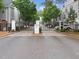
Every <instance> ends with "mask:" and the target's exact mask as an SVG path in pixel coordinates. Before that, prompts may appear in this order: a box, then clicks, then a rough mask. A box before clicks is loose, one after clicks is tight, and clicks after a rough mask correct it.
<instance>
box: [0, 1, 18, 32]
mask: <svg viewBox="0 0 79 59" xmlns="http://www.w3.org/2000/svg"><path fill="white" fill-rule="evenodd" d="M3 3H4V7H5V8H4V10H3V11H2V12H0V21H1V22H0V23H1V24H0V31H2V30H10V29H11V23H12V20H15V21H16V25H17V23H18V22H19V11H18V10H17V9H16V8H15V7H13V4H12V0H3ZM3 21H4V23H5V24H4V23H3Z"/></svg>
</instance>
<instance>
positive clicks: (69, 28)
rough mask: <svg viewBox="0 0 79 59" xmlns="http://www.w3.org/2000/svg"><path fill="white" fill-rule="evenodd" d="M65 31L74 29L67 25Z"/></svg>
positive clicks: (64, 27) (64, 26)
mask: <svg viewBox="0 0 79 59" xmlns="http://www.w3.org/2000/svg"><path fill="white" fill-rule="evenodd" d="M63 29H68V30H72V29H73V28H72V27H70V26H69V25H67V24H66V25H63Z"/></svg>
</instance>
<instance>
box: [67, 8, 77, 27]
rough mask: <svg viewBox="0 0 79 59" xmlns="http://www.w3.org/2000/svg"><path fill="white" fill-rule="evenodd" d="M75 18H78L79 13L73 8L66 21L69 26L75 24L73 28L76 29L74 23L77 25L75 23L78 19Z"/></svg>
mask: <svg viewBox="0 0 79 59" xmlns="http://www.w3.org/2000/svg"><path fill="white" fill-rule="evenodd" d="M75 18H77V13H76V12H75V10H73V8H72V7H71V8H70V12H69V14H68V19H67V20H66V21H67V23H69V24H73V28H74V27H75V26H74V25H75V24H74V23H75V21H76V19H75Z"/></svg>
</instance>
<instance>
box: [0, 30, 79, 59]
mask: <svg viewBox="0 0 79 59" xmlns="http://www.w3.org/2000/svg"><path fill="white" fill-rule="evenodd" d="M26 33H27V34H26ZM51 33H52V34H51ZM0 59H79V41H78V40H75V39H72V38H68V37H67V36H65V35H62V34H59V33H56V32H44V33H43V34H41V35H34V36H33V34H31V32H29V33H28V32H25V31H24V32H19V33H15V34H12V35H9V36H8V37H6V38H3V39H0Z"/></svg>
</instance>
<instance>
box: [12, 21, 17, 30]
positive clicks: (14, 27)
mask: <svg viewBox="0 0 79 59" xmlns="http://www.w3.org/2000/svg"><path fill="white" fill-rule="evenodd" d="M15 23H16V22H15V20H12V31H15V30H16V25H15Z"/></svg>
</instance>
